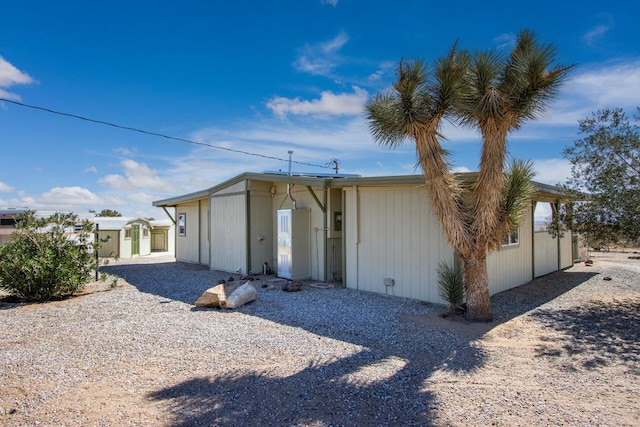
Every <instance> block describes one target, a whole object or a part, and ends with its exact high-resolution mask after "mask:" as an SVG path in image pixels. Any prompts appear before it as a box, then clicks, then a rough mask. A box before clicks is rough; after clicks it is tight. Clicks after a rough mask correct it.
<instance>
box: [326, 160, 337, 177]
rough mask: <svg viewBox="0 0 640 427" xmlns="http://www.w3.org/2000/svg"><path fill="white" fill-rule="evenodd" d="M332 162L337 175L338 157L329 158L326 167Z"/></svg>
mask: <svg viewBox="0 0 640 427" xmlns="http://www.w3.org/2000/svg"><path fill="white" fill-rule="evenodd" d="M331 163H333V169H334V170H335V171H336V175H338V164H339V163H340V160H338V159H331V160H329V163H327V167H328V166H329V165H330V164H331Z"/></svg>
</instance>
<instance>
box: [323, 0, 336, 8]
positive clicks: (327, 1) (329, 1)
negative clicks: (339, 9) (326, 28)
mask: <svg viewBox="0 0 640 427" xmlns="http://www.w3.org/2000/svg"><path fill="white" fill-rule="evenodd" d="M321 3H322V4H330V5H331V6H333V7H336V5H337V4H338V0H322V1H321Z"/></svg>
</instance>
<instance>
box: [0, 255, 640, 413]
mask: <svg viewBox="0 0 640 427" xmlns="http://www.w3.org/2000/svg"><path fill="white" fill-rule="evenodd" d="M591 255H592V258H593V260H594V261H595V262H594V265H593V266H587V265H585V264H584V263H580V264H576V265H575V266H574V267H572V268H571V269H570V271H571V272H575V273H578V274H581V273H588V274H591V273H596V272H597V273H598V276H595V278H593V279H591V280H590V281H588V282H586V283H585V284H583V285H582V284H581V285H579V286H577V287H575V288H572V289H570V290H569V291H567V292H563V293H562V294H560V295H558V296H557V297H556V298H554V299H553V300H552V301H551V303H552V304H553V307H552V308H548V309H547V308H545V307H546V306H544V305H543V306H541V307H537V308H535V309H534V310H532V311H529V312H526V313H521V314H519V315H517V316H515V317H513V318H510V319H508V320H506V321H503V322H494V323H488V324H469V323H466V322H464V321H462V320H460V319H446V318H443V317H442V316H441V315H440V314H439V313H437V312H434V313H431V314H429V315H427V316H405V317H404V318H402V319H401V321H402V322H403V323H404V324H407V325H408V326H409V327H411V328H414V327H425V328H431V329H432V330H433V331H435V332H437V333H440V334H448V335H450V336H451V342H463V343H468V345H467V346H465V349H464V350H462V349H461V350H460V352H461V353H460V354H457V353H456V351H455V350H454V351H452V352H451V354H450V356H448V357H449V358H450V361H451V363H450V364H449V363H448V360H449V359H446V358H445V359H444V360H440V362H441V364H440V365H439V366H435V367H433V370H432V372H431V373H430V375H429V376H428V378H426V380H424V381H422V382H421V387H422V390H421V392H422V393H424V394H426V395H429V396H432V402H431V407H432V410H431V412H430V414H429V416H428V417H427V418H425V419H424V423H420V422H416V421H415V420H416V419H419V418H415V417H411V418H407V420H406V422H405V421H403V420H402V419H398V420H397V422H396V423H395V424H394V423H392V422H388V421H379V420H376V419H375V418H373V417H370V418H368V419H367V424H369V425H376V424H377V425H419V424H424V425H452V426H458V425H460V426H463V425H465V426H466V425H508V426H511V425H610V426H621V425H626V426H634V425H640V398H639V397H638V396H640V394H639V393H640V343H639V342H638V341H639V340H640V336H639V329H640V328H639V327H640V295H639V293H638V289H639V287H638V286H637V285H635V284H633V283H631V284H626V282H625V284H624V285H619V286H618V287H616V288H615V292H611V289H610V288H607V287H605V286H602V287H599V284H600V283H605V282H606V283H608V281H607V279H606V278H607V277H609V276H611V277H613V279H612V281H613V282H615V280H617V277H616V274H620V275H624V277H626V278H627V279H625V280H626V281H628V280H629V279H628V277H631V281H632V282H633V281H635V282H636V284H637V283H639V282H640V260H638V259H634V258H633V257H634V256H638V255H640V254H638V253H634V252H626V253H614V252H609V253H599V252H596V253H592V254H591ZM630 257H632V258H630ZM550 277H551V276H550ZM596 279H597V282H596ZM541 280H543V279H541ZM620 282H622V280H620ZM122 285H123V283H122V279H121V282H120V284H119V286H122ZM583 287H584V289H583ZM109 291H110V285H108V284H106V283H104V282H97V283H92V284H90V285H89V286H88V287H87V288H86V290H85V291H84V292H83V294H84V295H87V294H92V293H99V292H109ZM79 298H83V297H82V296H81V297H79ZM69 303H71V304H72V303H73V300H68V301H60V302H51V303H48V304H51V306H52V307H55V306H56V305H68V304H69ZM5 305H6V304H5ZM0 309H2V310H13V308H12V307H8V306H5V307H2V302H0ZM37 309H38V306H34V308H33V310H37ZM0 314H1V313H0ZM118 315H120V314H118V313H114V316H118ZM43 316H45V315H44V314H43ZM578 318H579V321H576V319H578ZM1 328H2V327H0V330H2V329H1ZM294 332H295V331H294ZM294 332H292V333H294ZM104 333H105V334H108V333H109V331H108V330H105V331H104ZM287 333H288V332H287ZM17 336H18V335H16V334H15V333H14V334H13V335H12V338H10V339H4V338H0V344H1V345H2V346H7V347H5V353H4V354H9V356H11V348H12V347H11V346H18V345H19V341H20V339H17V338H16V337H17ZM28 339H29V334H28V332H26V331H25V334H24V337H23V338H21V340H23V341H26V340H28ZM60 339H61V340H66V339H70V338H68V337H60ZM256 339H257V338H256ZM23 344H24V343H23ZM7 349H8V352H7ZM105 351H106V350H105ZM318 351H320V350H318ZM463 351H464V352H466V353H465V354H462V352H463ZM174 353H175V351H174ZM289 353H290V352H287V350H286V349H283V350H282V353H281V357H279V358H275V359H273V358H272V359H269V360H268V362H265V365H264V366H262V367H261V366H259V365H256V364H255V363H254V362H252V369H254V370H256V369H257V370H260V369H262V370H263V372H268V371H271V372H275V371H277V372H278V375H279V376H280V377H281V378H286V377H287V376H291V377H293V376H295V375H299V374H300V372H302V371H304V370H307V369H310V368H311V367H310V366H308V362H307V361H306V360H304V359H303V358H299V359H297V360H296V359H295V358H288V357H287V354H289ZM114 354H115V355H116V357H120V358H121V359H120V360H119V361H118V363H117V364H115V365H113V366H117V368H116V371H117V372H111V373H112V374H113V377H112V376H110V375H109V372H105V370H104V367H102V368H101V367H87V366H83V365H82V363H81V362H80V361H77V360H72V361H69V365H70V366H72V367H73V369H75V370H77V371H82V375H84V376H86V377H91V376H92V381H91V386H90V387H89V386H84V385H83V382H82V381H79V380H78V387H77V388H75V389H74V388H69V389H67V388H66V387H67V386H66V385H65V386H64V387H65V392H64V394H62V395H61V394H59V393H58V394H57V393H56V390H57V389H58V388H60V387H62V385H60V384H62V382H63V381H71V382H73V381H75V380H74V378H75V376H74V375H77V372H74V373H73V374H69V375H70V376H72V375H73V377H70V379H66V378H65V379H62V380H61V379H60V378H57V377H56V375H54V374H52V375H50V376H48V377H47V376H46V375H38V376H37V377H38V381H40V382H39V383H34V382H31V380H30V378H32V376H33V377H35V376H36V375H35V374H33V375H32V373H30V372H23V371H22V369H23V367H22V366H20V367H15V370H14V369H13V368H12V367H11V366H10V365H11V360H4V361H3V363H5V367H4V368H2V369H0V380H2V382H3V384H0V425H6V426H14V425H15V426H17V425H185V426H186V425H191V423H190V422H187V421H184V420H183V421H181V420H180V419H179V418H175V417H169V416H167V415H166V412H167V406H166V404H167V402H172V403H170V404H173V405H179V402H178V400H177V399H174V400H170V401H163V400H161V399H155V400H154V399H150V398H149V394H148V393H141V392H140V390H152V389H158V388H162V386H165V385H166V386H167V388H165V390H167V391H166V393H168V394H171V393H173V392H176V390H175V389H172V388H171V386H170V385H171V384H185V382H189V381H191V383H190V384H191V385H190V386H192V387H213V386H212V384H215V383H216V382H217V381H223V379H221V378H222V377H224V378H227V379H228V378H236V377H241V376H242V374H243V370H246V368H247V364H248V363H247V361H239V362H238V363H237V364H234V363H233V362H230V361H228V360H225V361H224V369H221V370H220V371H219V372H218V374H219V375H221V378H215V377H212V376H211V375H209V376H207V375H206V372H202V371H201V370H200V369H199V368H198V367H197V366H194V369H193V371H192V372H188V371H187V372H185V371H184V367H183V366H181V365H180V363H179V362H176V361H175V360H177V359H176V358H177V357H178V355H177V354H169V350H168V349H167V350H166V351H163V349H161V348H158V349H157V350H156V351H155V353H154V355H153V357H154V359H153V360H151V359H146V358H144V357H140V358H136V359H133V358H127V355H124V354H123V355H118V354H117V353H113V354H112V353H105V356H104V357H105V361H107V359H108V358H110V357H113V356H114ZM163 355H166V357H163ZM478 355H481V356H482V360H483V362H482V363H481V364H476V365H474V367H473V369H458V368H457V366H458V365H457V364H458V363H459V362H457V361H456V360H459V359H464V358H465V357H474V356H478ZM200 356H202V359H203V360H205V359H207V358H208V357H210V356H208V355H206V354H204V350H203V354H202V355H200ZM200 356H199V355H193V354H190V355H188V357H189V358H194V360H196V359H197V358H198V357H200ZM172 358H174V361H172ZM185 358H187V355H186V354H185ZM9 359H10V357H9ZM39 360H40V361H39V362H38V363H42V360H45V361H46V360H47V359H46V358H44V359H39ZM172 364H175V366H172ZM401 364H402V361H401V360H400V359H397V358H395V359H394V358H389V359H388V360H385V361H384V363H382V362H381V363H380V364H379V365H371V366H370V367H368V368H367V369H368V371H367V370H366V369H365V370H364V371H361V372H359V373H357V375H359V376H358V377H357V378H356V379H357V380H358V381H361V382H362V384H363V385H366V384H367V383H368V382H371V381H376V380H378V381H379V380H380V378H384V376H385V375H387V373H386V372H385V370H388V371H389V372H394V369H395V370H397V369H399V366H400V365H401ZM396 365H397V366H396ZM46 368H47V367H46V366H33V367H32V369H33V370H34V371H38V372H39V371H44V370H46ZM174 368H175V369H174ZM178 368H180V369H178ZM113 378H116V379H113ZM58 381H60V384H59V385H57V384H56V383H57V382H58ZM182 381H184V382H182ZM193 381H196V382H198V381H202V383H201V384H193ZM282 381H283V383H282V384H283V387H281V389H278V390H277V391H274V389H270V391H269V393H270V396H269V397H268V401H269V402H274V401H276V402H277V401H279V400H280V401H281V402H283V405H284V404H285V402H286V401H287V399H292V398H295V397H294V396H292V395H291V393H290V392H289V391H288V390H287V389H286V385H287V384H289V383H287V382H286V380H282ZM382 382H384V380H382ZM274 392H275V393H280V394H281V396H280V397H279V398H278V399H275V398H274V396H272V394H273V393H274ZM253 393H254V395H255V396H261V393H262V392H261V391H260V390H258V389H255V390H254V392H253ZM295 393H301V392H300V391H299V389H296V390H295ZM276 397H277V396H276ZM263 398H265V399H266V397H263ZM43 402H46V403H43ZM201 403H202V402H201ZM210 404H211V405H214V406H215V405H216V403H215V402H214V401H212V402H210ZM29 408H32V409H29ZM35 408H37V409H35ZM173 409H175V408H173ZM179 409H180V408H179ZM182 409H183V410H184V408H182ZM30 410H31V411H32V413H30V412H29V411H30ZM313 411H314V417H313V419H315V420H325V419H326V420H333V422H321V421H315V422H310V423H309V424H308V425H318V426H319V425H330V424H331V425H336V424H348V423H342V422H339V420H340V415H339V414H333V413H332V414H327V416H326V417H323V416H320V415H319V414H318V413H317V412H318V411H335V408H332V407H325V406H322V405H318V406H316V407H314V408H313ZM178 412H179V411H178ZM409 420H410V421H409ZM263 422H264V420H263V421H262V422H261V423H260V424H263ZM194 424H195V423H194ZM212 424H216V425H240V424H246V423H245V422H242V423H238V421H237V420H234V419H229V420H227V422H224V421H223V422H220V421H217V422H215V423H212ZM249 424H251V423H249ZM269 424H271V425H282V424H281V423H280V422H279V421H278V420H277V419H276V420H274V421H273V423H269ZM286 424H287V425H292V423H290V422H289V423H286ZM297 424H298V425H302V424H305V423H297Z"/></svg>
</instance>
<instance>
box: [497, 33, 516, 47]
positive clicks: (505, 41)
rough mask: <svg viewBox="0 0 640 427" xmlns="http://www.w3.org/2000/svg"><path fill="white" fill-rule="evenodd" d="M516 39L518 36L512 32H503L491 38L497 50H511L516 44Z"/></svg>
mask: <svg viewBox="0 0 640 427" xmlns="http://www.w3.org/2000/svg"><path fill="white" fill-rule="evenodd" d="M517 40H518V36H517V35H515V34H514V33H503V34H500V35H499V36H498V37H496V38H494V39H493V41H494V42H495V43H496V44H497V48H498V49H499V50H512V49H513V48H514V47H515V46H516V42H517Z"/></svg>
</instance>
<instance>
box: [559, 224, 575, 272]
mask: <svg viewBox="0 0 640 427" xmlns="http://www.w3.org/2000/svg"><path fill="white" fill-rule="evenodd" d="M572 265H573V233H572V232H571V231H570V230H567V231H565V233H564V237H562V238H561V239H560V268H568V267H571V266H572Z"/></svg>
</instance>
